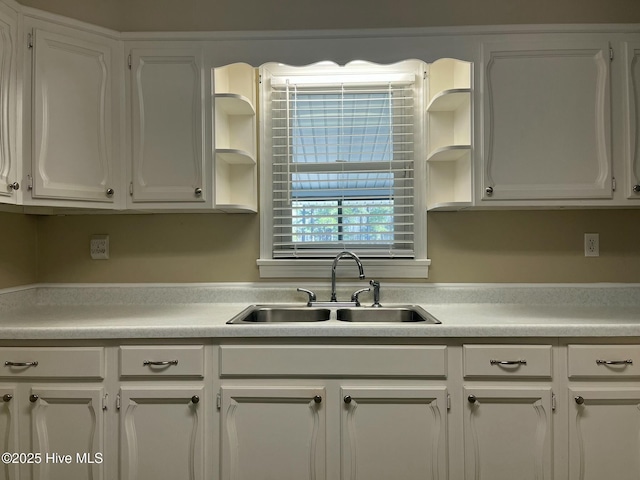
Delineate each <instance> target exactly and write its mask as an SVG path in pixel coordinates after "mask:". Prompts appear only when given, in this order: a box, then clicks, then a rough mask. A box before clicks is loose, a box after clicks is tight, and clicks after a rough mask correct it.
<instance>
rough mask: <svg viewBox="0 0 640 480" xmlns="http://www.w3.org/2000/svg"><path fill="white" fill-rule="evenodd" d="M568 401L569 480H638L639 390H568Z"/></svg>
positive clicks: (639, 464) (639, 449) (639, 474)
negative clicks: (607, 479) (609, 479)
mask: <svg viewBox="0 0 640 480" xmlns="http://www.w3.org/2000/svg"><path fill="white" fill-rule="evenodd" d="M576 399H578V401H576ZM569 402H570V405H569V413H570V415H571V417H570V421H569V479H570V480H602V479H606V478H612V479H613V478H615V479H616V480H637V479H638V478H640V456H638V452H640V389H637V388H625V389H612V388H597V389H596V388H592V389H581V388H576V389H570V398H569Z"/></svg>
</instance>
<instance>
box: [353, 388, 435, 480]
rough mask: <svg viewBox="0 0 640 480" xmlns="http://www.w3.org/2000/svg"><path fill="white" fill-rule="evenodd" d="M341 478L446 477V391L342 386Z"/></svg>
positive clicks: (407, 479)
mask: <svg viewBox="0 0 640 480" xmlns="http://www.w3.org/2000/svg"><path fill="white" fill-rule="evenodd" d="M341 397H342V402H343V408H342V436H341V443H342V444H341V451H342V454H341V456H342V477H341V478H342V480H386V479H389V478H398V477H401V478H403V479H405V480H410V479H415V480H444V479H446V478H447V458H448V457H447V421H446V418H447V391H446V389H445V388H444V387H441V388H437V387H432V388H417V387H414V388H374V387H372V388H349V387H345V388H342V389H341Z"/></svg>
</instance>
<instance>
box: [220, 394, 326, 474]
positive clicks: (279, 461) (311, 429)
mask: <svg viewBox="0 0 640 480" xmlns="http://www.w3.org/2000/svg"><path fill="white" fill-rule="evenodd" d="M221 400H222V403H221V407H222V408H221V424H222V456H221V459H220V462H221V466H220V467H221V478H222V479H223V480H256V479H259V480H262V479H264V480H266V479H278V480H303V479H308V480H312V479H313V480H322V479H324V478H325V471H326V468H325V405H324V404H325V403H326V400H325V390H324V388H321V387H318V388H312V387H278V388H276V387H273V388H271V387H233V388H230V387H223V388H222V394H221Z"/></svg>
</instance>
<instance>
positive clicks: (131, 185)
mask: <svg viewBox="0 0 640 480" xmlns="http://www.w3.org/2000/svg"><path fill="white" fill-rule="evenodd" d="M129 195H131V196H132V197H133V182H130V183H129Z"/></svg>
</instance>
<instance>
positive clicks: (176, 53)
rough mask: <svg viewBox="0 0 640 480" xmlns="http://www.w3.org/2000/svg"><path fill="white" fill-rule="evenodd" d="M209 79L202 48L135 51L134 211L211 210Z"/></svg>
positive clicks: (133, 60)
mask: <svg viewBox="0 0 640 480" xmlns="http://www.w3.org/2000/svg"><path fill="white" fill-rule="evenodd" d="M206 77H207V76H206V75H205V70H204V64H203V54H202V49H201V48H198V47H194V48H178V47H176V48H171V46H170V45H167V46H166V47H162V48H161V47H158V48H152V49H150V48H133V49H132V50H131V75H130V90H131V96H130V98H131V112H132V119H131V122H132V124H131V127H132V128H131V132H132V138H131V149H132V179H131V187H130V195H131V197H130V198H131V203H132V204H133V205H134V206H135V208H144V207H145V206H146V207H148V208H159V207H160V208H203V207H209V208H210V207H211V198H212V191H211V190H212V188H211V181H210V178H209V177H210V175H211V173H210V172H211V166H210V165H211V162H210V161H207V159H209V158H210V157H211V133H210V129H208V128H207V125H210V120H209V119H207V109H208V108H209V106H210V100H209V98H207V97H208V96H207V95H205V92H206V88H205V85H206V83H207V82H206V80H205V79H206ZM208 116H209V118H210V116H211V114H210V112H209V115H208Z"/></svg>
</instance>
